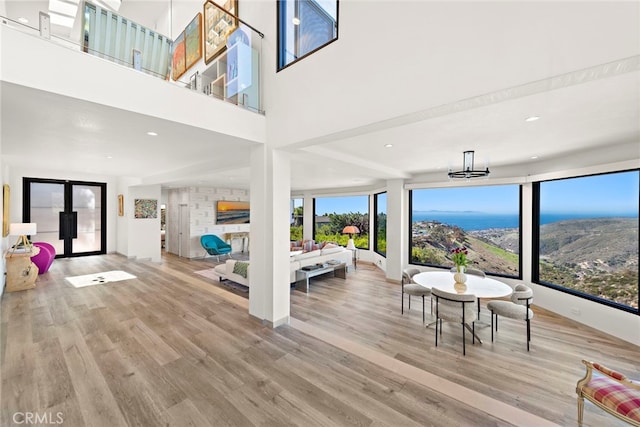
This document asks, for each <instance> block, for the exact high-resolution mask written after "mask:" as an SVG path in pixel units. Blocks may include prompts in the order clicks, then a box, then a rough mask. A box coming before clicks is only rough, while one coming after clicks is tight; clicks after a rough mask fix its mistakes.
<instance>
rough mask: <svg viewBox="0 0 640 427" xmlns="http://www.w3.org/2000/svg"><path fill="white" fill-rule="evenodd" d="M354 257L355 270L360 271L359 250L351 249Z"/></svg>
mask: <svg viewBox="0 0 640 427" xmlns="http://www.w3.org/2000/svg"><path fill="white" fill-rule="evenodd" d="M349 250H350V251H351V253H352V255H353V257H352V260H353V269H354V270H357V269H358V248H355V249H349Z"/></svg>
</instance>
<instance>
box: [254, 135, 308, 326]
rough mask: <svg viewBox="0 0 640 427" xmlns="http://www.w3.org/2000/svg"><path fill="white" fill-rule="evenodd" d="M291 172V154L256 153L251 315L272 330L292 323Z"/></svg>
mask: <svg viewBox="0 0 640 427" xmlns="http://www.w3.org/2000/svg"><path fill="white" fill-rule="evenodd" d="M289 170H290V162H289V153H285V152H283V151H278V150H274V149H272V148H269V147H267V146H264V145H261V146H259V147H255V148H253V149H252V151H251V188H250V193H251V219H250V222H251V239H250V254H251V261H250V262H251V266H250V273H249V282H250V287H251V292H250V293H249V314H250V315H251V316H253V317H255V318H257V319H259V320H261V321H263V322H265V323H267V324H270V325H271V326H272V327H277V326H280V325H282V324H287V323H288V322H289V299H290V298H289V293H290V286H289V266H290V259H289V200H290V197H291V183H290V171H289ZM305 210H306V206H305Z"/></svg>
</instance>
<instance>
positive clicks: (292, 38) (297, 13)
mask: <svg viewBox="0 0 640 427" xmlns="http://www.w3.org/2000/svg"><path fill="white" fill-rule="evenodd" d="M337 39H338V1H337V0H280V1H278V71H280V70H281V69H283V68H285V67H287V66H288V65H290V64H292V63H294V62H296V61H298V60H300V59H302V58H304V57H305V56H307V55H310V54H311V53H313V52H315V51H317V50H318V49H320V48H322V47H324V46H326V45H328V44H329V43H331V42H332V41H334V40H337Z"/></svg>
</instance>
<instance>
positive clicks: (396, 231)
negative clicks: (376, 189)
mask: <svg viewBox="0 0 640 427" xmlns="http://www.w3.org/2000/svg"><path fill="white" fill-rule="evenodd" d="M408 235H409V198H408V192H407V191H406V190H405V189H404V180H403V179H391V180H388V181H387V267H386V273H387V279H389V280H391V281H397V282H400V281H401V280H402V269H403V268H405V267H406V266H407V264H408V262H409V261H408V260H409V254H408V249H407V245H408V244H409V240H408Z"/></svg>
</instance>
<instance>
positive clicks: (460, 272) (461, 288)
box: [453, 265, 467, 294]
mask: <svg viewBox="0 0 640 427" xmlns="http://www.w3.org/2000/svg"><path fill="white" fill-rule="evenodd" d="M456 270H457V271H456V272H455V273H453V280H455V281H456V283H454V284H453V288H454V289H455V290H456V292H458V293H459V294H463V293H465V291H466V290H467V285H466V282H467V275H466V274H464V267H463V266H461V265H460V266H456Z"/></svg>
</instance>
